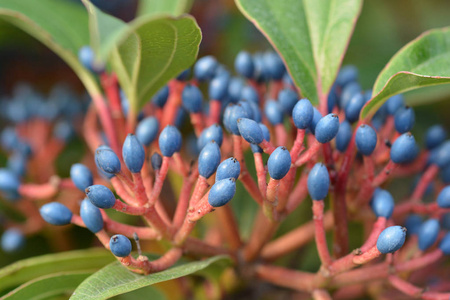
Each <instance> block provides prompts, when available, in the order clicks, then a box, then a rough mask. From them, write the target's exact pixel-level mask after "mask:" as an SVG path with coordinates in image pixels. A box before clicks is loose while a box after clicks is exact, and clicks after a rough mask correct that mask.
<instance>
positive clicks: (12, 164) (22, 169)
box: [6, 152, 27, 177]
mask: <svg viewBox="0 0 450 300" xmlns="http://www.w3.org/2000/svg"><path fill="white" fill-rule="evenodd" d="M6 166H7V168H8V169H9V170H11V172H13V173H14V174H16V176H17V177H23V176H24V175H25V173H26V171H27V159H26V157H25V156H24V155H23V154H22V153H20V152H15V153H13V154H12V155H11V156H10V157H8V162H7V163H6Z"/></svg>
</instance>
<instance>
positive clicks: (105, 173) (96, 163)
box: [94, 145, 116, 179]
mask: <svg viewBox="0 0 450 300" xmlns="http://www.w3.org/2000/svg"><path fill="white" fill-rule="evenodd" d="M102 149H107V150H110V151H112V149H111V148H110V147H108V146H106V145H101V146H99V147H98V148H97V149H96V150H95V155H94V161H95V165H96V166H97V171H98V173H99V174H100V175H101V176H102V177H104V178H106V179H111V178H113V177H114V176H116V175H115V174H110V173H107V172H105V171H103V170H102V168H100V165H99V164H98V161H97V157H98V154H97V151H98V150H102Z"/></svg>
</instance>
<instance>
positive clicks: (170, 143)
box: [158, 125, 182, 157]
mask: <svg viewBox="0 0 450 300" xmlns="http://www.w3.org/2000/svg"><path fill="white" fill-rule="evenodd" d="M158 141H159V149H160V150H161V153H162V155H163V156H167V157H172V155H173V154H174V153H175V152H178V151H180V149H181V142H182V139H181V133H180V131H178V129H177V128H176V127H174V126H171V125H168V126H166V128H164V129H163V131H162V132H161V134H160V135H159V139H158Z"/></svg>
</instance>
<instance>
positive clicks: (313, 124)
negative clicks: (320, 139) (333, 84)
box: [294, 107, 322, 134]
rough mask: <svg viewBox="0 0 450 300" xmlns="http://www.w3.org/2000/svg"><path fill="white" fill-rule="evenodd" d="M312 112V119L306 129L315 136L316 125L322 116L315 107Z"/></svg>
mask: <svg viewBox="0 0 450 300" xmlns="http://www.w3.org/2000/svg"><path fill="white" fill-rule="evenodd" d="M313 112H314V114H313V118H312V121H311V123H310V124H309V126H308V129H309V130H310V131H311V133H312V134H315V133H316V126H317V123H319V121H320V119H322V114H321V113H320V112H319V111H318V110H317V108H315V107H314V108H313ZM294 123H295V121H294Z"/></svg>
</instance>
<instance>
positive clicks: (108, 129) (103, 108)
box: [92, 94, 122, 157]
mask: <svg viewBox="0 0 450 300" xmlns="http://www.w3.org/2000/svg"><path fill="white" fill-rule="evenodd" d="M92 102H93V103H94V104H95V107H96V108H97V112H98V115H99V117H100V122H101V123H102V127H103V130H104V131H105V134H106V136H107V137H108V141H109V144H110V145H111V148H112V149H113V150H114V152H115V153H116V154H117V156H119V157H122V151H120V146H119V142H118V140H117V136H116V132H115V127H114V122H113V120H112V116H111V112H110V110H109V108H108V106H107V105H106V103H105V101H104V99H103V96H102V95H100V94H98V95H92Z"/></svg>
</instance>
